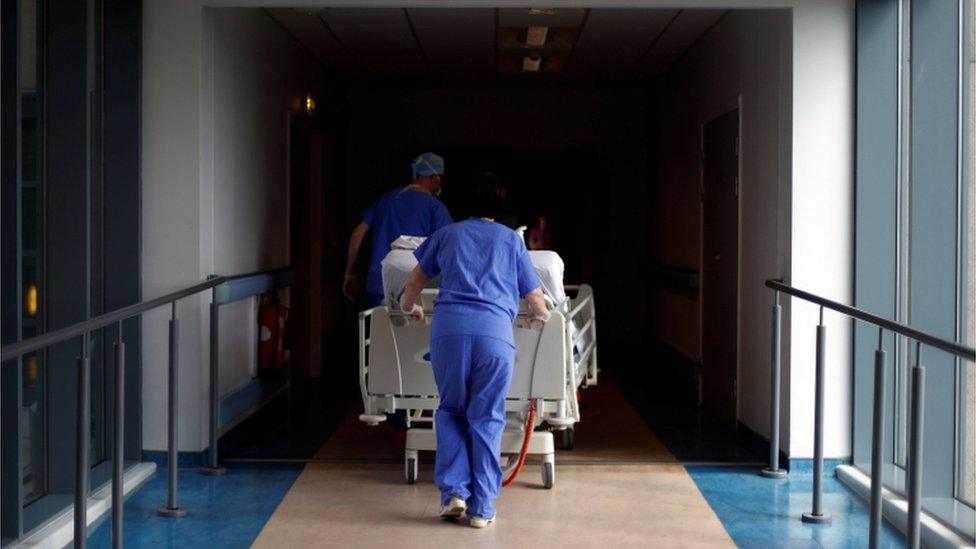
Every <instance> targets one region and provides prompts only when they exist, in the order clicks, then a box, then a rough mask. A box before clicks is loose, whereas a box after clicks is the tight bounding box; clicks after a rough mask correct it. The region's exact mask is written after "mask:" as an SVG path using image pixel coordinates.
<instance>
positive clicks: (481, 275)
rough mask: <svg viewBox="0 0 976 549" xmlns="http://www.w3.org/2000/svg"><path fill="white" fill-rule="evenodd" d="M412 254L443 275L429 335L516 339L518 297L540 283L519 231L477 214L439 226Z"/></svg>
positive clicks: (431, 273)
mask: <svg viewBox="0 0 976 549" xmlns="http://www.w3.org/2000/svg"><path fill="white" fill-rule="evenodd" d="M414 255H415V256H416V257H417V261H418V262H419V264H420V268H421V269H423V271H424V273H425V274H426V275H427V276H428V277H430V278H433V277H435V276H437V275H438V274H440V275H441V285H440V293H439V294H438V296H437V301H436V302H435V303H434V322H433V326H432V327H431V338H436V337H439V336H444V335H478V336H489V337H494V338H498V339H501V340H503V341H506V342H508V343H509V344H511V345H512V346H514V345H515V335H514V332H513V330H512V322H514V321H515V315H516V314H517V313H518V305H519V300H520V299H521V298H522V297H524V296H525V294H527V293H529V292H531V291H532V290H535V289H536V288H538V287H539V277H538V276H536V274H535V268H534V267H533V266H532V261H530V260H529V253H528V251H526V249H525V242H524V241H523V240H522V238H521V237H519V235H518V234H517V233H516V232H515V231H513V230H511V229H509V228H508V227H506V226H504V225H501V224H499V223H495V222H493V221H486V220H484V219H480V218H474V217H473V218H471V219H468V220H467V221H461V222H460V223H454V224H452V225H448V226H447V227H444V228H443V229H440V230H438V231H437V232H435V233H434V234H433V235H431V236H430V238H428V239H427V240H426V241H425V242H424V243H423V244H422V245H421V246H420V247H419V248H417V251H415V252H414Z"/></svg>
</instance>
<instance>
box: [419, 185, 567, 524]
mask: <svg viewBox="0 0 976 549" xmlns="http://www.w3.org/2000/svg"><path fill="white" fill-rule="evenodd" d="M475 195H476V199H477V200H476V204H475V205H474V208H475V213H476V215H477V217H472V218H470V219H468V220H466V221H461V222H459V223H454V224H452V225H448V226H447V227H444V228H443V229H440V230H438V231H436V232H435V233H434V234H432V235H431V236H430V238H428V239H427V240H426V241H425V242H424V243H423V244H422V245H421V246H420V247H419V248H418V249H417V251H416V252H415V253H414V255H415V256H416V257H417V261H418V265H417V267H416V268H415V269H414V270H413V272H412V273H411V275H410V280H409V281H408V283H407V286H406V288H405V289H404V293H403V296H402V297H401V299H400V308H401V309H402V310H403V311H404V312H407V313H409V314H410V315H412V316H414V317H415V318H418V319H423V316H424V311H423V308H421V307H420V305H418V304H417V296H418V295H420V291H421V290H422V289H423V288H424V287H425V285H426V283H427V281H428V280H429V279H430V278H433V277H435V276H437V275H440V276H441V281H440V292H439V293H438V296H437V299H436V301H435V303H434V317H433V321H432V325H431V336H430V338H431V339H430V361H431V365H432V366H433V370H434V379H435V381H436V383H437V391H438V394H439V396H440V406H439V407H438V409H437V412H436V414H435V416H434V422H435V426H436V432H437V455H436V459H435V466H434V481H435V482H436V483H437V487H438V488H440V491H441V517H444V518H448V519H457V518H460V517H461V516H462V515H463V514H465V512H467V515H468V518H469V520H470V524H471V526H473V527H475V528H484V527H486V526H487V525H488V524H490V523H492V522H494V520H495V507H494V501H495V498H497V497H498V493H499V491H500V490H501V482H502V471H501V466H500V464H499V458H500V455H499V454H500V452H501V438H502V430H503V429H504V427H505V396H506V394H507V393H508V387H509V384H510V382H511V379H512V369H513V367H514V365H515V336H514V329H513V322H514V320H515V315H516V314H517V313H518V307H519V300H520V298H523V297H524V298H525V299H526V300H527V302H528V304H529V307H530V309H531V311H532V312H531V320H532V321H541V322H546V321H547V320H549V312H548V310H547V309H546V304H545V300H544V298H543V295H542V290H541V289H540V285H539V279H538V277H537V276H536V273H535V269H534V268H533V267H532V263H531V261H530V260H529V254H528V251H527V250H526V248H525V243H524V242H523V241H522V239H521V237H519V236H518V234H516V233H515V231H513V230H511V229H509V228H508V227H505V226H504V225H501V224H499V223H496V222H495V221H494V219H495V218H496V217H498V215H500V214H501V213H502V210H503V207H504V203H505V188H504V186H503V185H501V184H500V183H499V182H498V181H497V180H496V179H495V178H494V177H493V176H489V175H487V174H484V175H482V176H480V177H479V180H478V181H477V190H476V193H475Z"/></svg>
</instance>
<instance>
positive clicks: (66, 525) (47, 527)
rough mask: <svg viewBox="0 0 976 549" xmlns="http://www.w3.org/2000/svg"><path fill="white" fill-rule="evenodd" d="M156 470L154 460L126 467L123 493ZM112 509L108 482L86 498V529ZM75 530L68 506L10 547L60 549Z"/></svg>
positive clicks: (135, 487) (138, 484)
mask: <svg viewBox="0 0 976 549" xmlns="http://www.w3.org/2000/svg"><path fill="white" fill-rule="evenodd" d="M155 472H156V464H155V463H147V462H143V463H137V464H135V465H133V466H131V467H129V468H128V469H126V471H125V475H124V476H123V479H124V480H123V485H122V493H123V494H124V495H125V496H128V495H129V494H131V493H132V492H134V491H135V490H136V489H138V488H139V487H140V486H142V485H143V483H145V482H146V481H147V480H149V479H150V478H152V476H153V474H154V473H155ZM111 509H112V483H111V482H108V483H106V484H105V485H104V486H102V487H101V488H99V489H98V490H95V492H94V493H92V495H91V496H89V497H88V517H87V526H88V528H89V529H91V527H92V525H93V524H94V523H95V522H96V521H98V520H99V519H101V518H102V517H104V516H106V515H108V512H109V511H110V510H111ZM74 529H75V517H74V506H73V505H71V506H69V507H68V508H66V509H65V510H64V511H62V512H61V513H59V514H57V515H55V516H53V517H51V518H50V519H49V520H48V521H46V522H45V523H43V524H41V525H40V526H38V527H37V528H35V529H34V530H32V531H31V532H30V533H28V534H27V535H26V536H24V537H23V538H21V539H20V540H19V541H17V542H16V543H14V544H12V545H11V547H17V548H20V547H24V548H28V547H29V548H32V549H35V548H45V549H47V548H52V549H60V548H62V547H64V546H66V545H68V544H70V543H71V542H72V541H74V535H75V533H74V532H75V530H74Z"/></svg>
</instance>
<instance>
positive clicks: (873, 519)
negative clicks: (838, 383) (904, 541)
mask: <svg viewBox="0 0 976 549" xmlns="http://www.w3.org/2000/svg"><path fill="white" fill-rule="evenodd" d="M766 287H768V288H771V289H773V290H775V291H776V294H775V298H774V303H773V316H772V318H773V320H772V357H771V362H772V365H771V368H770V378H771V384H770V386H771V396H770V410H769V429H770V435H769V467H767V468H765V469H763V471H762V473H761V474H762V475H763V476H765V477H769V478H783V477H785V476H786V474H787V472H786V470H784V469H780V468H779V407H780V394H779V393H780V352H781V350H782V345H781V331H780V320H781V318H782V309H781V306H780V304H779V294H780V292H782V293H784V294H787V295H790V296H793V297H796V298H799V299H802V300H804V301H808V302H810V303H813V304H816V305H819V306H820V322H819V323H818V325H817V338H816V341H817V345H816V374H815V377H816V387H815V396H814V403H815V412H814V456H813V462H814V465H813V497H812V500H813V509H812V511H811V512H810V513H804V514H803V517H802V519H803V521H804V522H812V523H825V522H829V521H830V514H829V513H826V512H824V511H823V509H822V506H821V503H822V492H823V481H822V477H823V462H824V456H823V453H824V452H823V430H824V419H823V415H824V374H825V370H826V368H825V361H826V350H825V349H826V339H827V327H826V326H825V325H824V316H823V311H824V309H831V310H833V311H837V312H839V313H841V314H844V315H846V316H848V317H850V318H854V319H857V320H861V321H863V322H867V323H869V324H873V325H875V326H877V327H878V347H877V349H875V354H874V394H873V398H872V408H873V411H872V428H871V497H870V532H869V546H870V547H871V548H872V549H875V548H877V547H880V542H881V521H882V499H881V496H882V483H883V479H882V471H881V470H882V451H883V448H884V410H885V382H884V381H885V363H886V361H887V354H886V351H885V349H884V332H885V330H888V331H889V332H892V333H896V334H899V335H902V336H905V337H907V338H910V339H912V340H914V341H915V353H914V355H915V356H914V365H913V366H912V368H911V370H912V383H911V393H910V395H909V408H910V410H911V413H910V415H909V418H910V422H911V423H910V426H909V431H910V433H909V436H908V444H909V450H908V453H909V456H908V481H907V483H906V493H907V499H908V528H907V531H908V532H907V538H908V547H909V548H910V549H917V548H918V547H920V545H921V513H922V467H921V464H922V461H923V455H922V454H923V444H922V442H923V438H924V436H923V427H924V425H925V418H924V414H925V406H924V403H925V367H924V366H923V365H922V359H921V356H922V346H923V345H926V346H928V347H933V348H935V349H939V350H941V351H944V352H946V353H949V354H951V355H953V356H955V357H957V358H960V359H963V360H969V361H976V349H973V348H972V347H967V346H965V345H962V344H959V343H957V342H954V341H949V340H946V339H942V338H940V337H937V336H934V335H932V334H929V333H926V332H923V331H921V330H917V329H915V328H912V327H911V326H907V325H905V324H901V323H899V322H895V321H892V320H889V319H887V318H882V317H880V316H878V315H876V314H873V313H869V312H867V311H864V310H861V309H858V308H856V307H851V306H850V305H844V304H843V303H838V302H836V301H832V300H830V299H827V298H825V297H822V296H819V295H816V294H812V293H810V292H805V291H803V290H799V289H797V288H794V287H793V286H790V285H789V284H786V283H784V282H783V281H781V280H767V281H766Z"/></svg>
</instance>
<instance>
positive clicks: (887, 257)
mask: <svg viewBox="0 0 976 549" xmlns="http://www.w3.org/2000/svg"><path fill="white" fill-rule="evenodd" d="M897 91H898V6H897V3H896V2H891V1H889V0H860V1H859V2H858V3H857V96H856V99H857V138H856V146H857V155H856V160H855V162H856V164H855V169H856V190H855V200H856V209H855V222H854V223H855V252H854V273H855V283H854V304H855V306H857V307H860V308H862V309H865V310H868V311H872V312H874V313H876V314H879V315H881V316H884V317H887V318H894V316H895V283H896V276H895V273H896V260H895V247H896V237H895V221H896V215H897V211H896V207H897V204H896V200H897V193H896V191H897V187H898V181H897V161H898V158H897V152H898V141H897V136H898V94H897ZM887 342H888V343H889V344H890V343H891V339H890V338H888V341H887ZM877 346H878V333H877V330H876V329H874V328H872V327H870V326H866V325H863V324H855V331H854V403H855V406H854V418H853V421H854V425H853V433H854V440H853V448H854V461H855V462H856V463H859V464H869V463H870V461H871V419H872V412H871V402H872V398H873V386H872V384H873V380H874V350H875V349H876V348H877ZM888 351H889V355H888V356H889V372H890V371H892V370H893V368H892V367H891V366H892V365H891V364H890V362H891V359H890V357H893V355H894V353H893V352H891V351H892V348H891V347H890V346H889V347H888ZM891 379H892V380H893V379H894V378H893V377H892V378H891ZM893 387H894V385H893V383H892V384H891V385H889V386H888V395H889V396H888V402H889V408H891V406H890V403H891V402H893V399H892V398H891V395H892V393H893ZM892 417H893V414H892V413H891V412H889V413H888V414H887V419H888V429H886V438H887V439H888V441H889V442H890V441H891V440H892V438H893V437H892V436H891V433H892V427H891V425H892V423H891V418H892ZM889 447H890V446H889ZM888 457H890V453H889V454H888Z"/></svg>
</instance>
